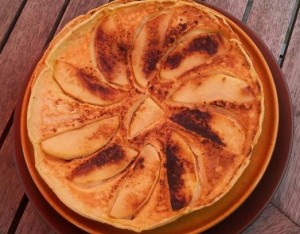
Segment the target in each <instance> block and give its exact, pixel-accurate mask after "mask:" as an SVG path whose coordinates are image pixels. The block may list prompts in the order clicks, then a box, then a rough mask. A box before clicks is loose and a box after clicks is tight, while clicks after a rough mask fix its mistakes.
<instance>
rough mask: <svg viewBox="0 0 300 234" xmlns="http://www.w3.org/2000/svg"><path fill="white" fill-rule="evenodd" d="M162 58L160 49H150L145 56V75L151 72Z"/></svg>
mask: <svg viewBox="0 0 300 234" xmlns="http://www.w3.org/2000/svg"><path fill="white" fill-rule="evenodd" d="M159 58H160V51H159V50H155V49H154V50H148V51H147V52H146V54H145V57H144V66H143V72H144V73H145V75H149V74H151V73H152V72H153V71H154V70H155V68H156V64H157V62H158V60H159Z"/></svg>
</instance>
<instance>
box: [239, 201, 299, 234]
mask: <svg viewBox="0 0 300 234" xmlns="http://www.w3.org/2000/svg"><path fill="white" fill-rule="evenodd" d="M250 233H251V234H252V233H260V234H268V233H300V227H299V226H297V225H296V224H294V223H293V222H292V221H291V220H290V219H288V218H287V217H286V216H285V215H284V214H283V213H281V212H280V210H278V209H277V208H276V207H275V206H273V205H272V204H269V205H268V206H267V207H266V209H265V210H264V212H263V213H261V215H260V216H259V218H258V219H257V220H256V221H255V222H254V223H253V224H251V225H250V226H249V227H248V228H247V230H246V231H244V232H243V234H250Z"/></svg>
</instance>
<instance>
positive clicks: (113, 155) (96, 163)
mask: <svg viewBox="0 0 300 234" xmlns="http://www.w3.org/2000/svg"><path fill="white" fill-rule="evenodd" d="M124 157H125V153H124V151H123V149H122V148H121V146H119V145H113V146H110V147H108V148H106V149H104V150H102V151H100V152H99V153H98V154H96V155H95V156H93V157H92V158H90V159H88V160H87V161H85V162H84V163H82V164H80V165H79V166H77V167H76V168H75V169H74V170H73V171H72V172H71V174H70V176H69V177H68V178H69V179H74V178H75V177H77V176H82V175H85V174H87V173H89V172H91V171H93V170H95V169H97V168H101V167H102V166H104V165H107V164H115V163H118V162H120V161H122V160H123V159H124Z"/></svg>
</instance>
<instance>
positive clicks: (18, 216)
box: [0, 0, 70, 233]
mask: <svg viewBox="0 0 300 234" xmlns="http://www.w3.org/2000/svg"><path fill="white" fill-rule="evenodd" d="M26 2H27V0H24V1H23V2H22V5H21V6H20V7H19V10H18V13H17V14H16V17H15V19H14V21H13V22H12V24H11V25H10V28H9V30H8V32H7V33H6V35H7V36H5V40H4V41H5V42H4V44H3V47H4V45H5V43H6V41H7V39H8V37H9V35H10V33H11V31H12V30H13V28H14V26H15V24H16V22H17V20H18V19H19V16H20V15H21V12H22V10H23V8H24V6H25V4H26ZM69 2H70V0H65V1H64V4H63V6H62V8H61V9H60V12H59V14H58V17H57V19H56V21H55V23H54V24H53V27H52V29H51V32H50V34H49V36H48V38H47V40H46V43H45V45H44V48H46V46H47V45H48V44H49V43H50V42H51V40H52V39H53V37H54V35H55V32H56V30H57V28H58V25H59V23H60V21H61V19H62V17H63V15H64V13H65V11H66V9H67V7H68V5H69ZM1 45H2V44H1ZM0 49H1V50H2V49H3V48H2V47H0ZM1 50H0V52H1ZM13 117H14V110H13V112H12V114H11V116H10V118H9V121H8V123H7V124H6V126H5V129H4V131H3V133H2V134H1V137H0V150H1V148H2V146H3V144H4V142H5V139H6V137H7V135H8V133H9V131H10V130H11V127H12V124H13ZM28 201H29V200H28V197H27V195H26V194H25V193H24V195H23V197H22V200H21V201H20V204H19V207H18V209H17V211H16V214H15V216H14V219H13V220H12V222H11V224H10V226H9V230H8V233H15V231H16V230H17V228H18V225H19V223H20V220H21V218H22V216H23V214H24V211H25V209H26V207H27V204H28Z"/></svg>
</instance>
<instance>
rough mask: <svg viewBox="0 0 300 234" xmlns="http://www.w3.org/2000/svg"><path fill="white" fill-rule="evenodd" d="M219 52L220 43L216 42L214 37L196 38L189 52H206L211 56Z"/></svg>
mask: <svg viewBox="0 0 300 234" xmlns="http://www.w3.org/2000/svg"><path fill="white" fill-rule="evenodd" d="M217 50H218V42H216V41H215V40H214V39H213V37H212V36H209V35H206V36H199V37H197V38H195V39H194V40H193V41H192V42H191V43H190V45H189V47H188V51H189V52H195V51H204V52H206V53H208V54H209V55H213V54H215V53H217Z"/></svg>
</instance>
